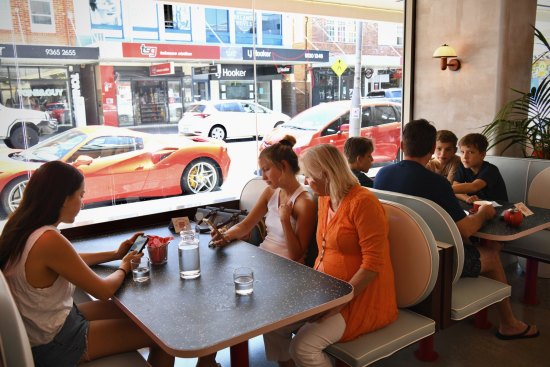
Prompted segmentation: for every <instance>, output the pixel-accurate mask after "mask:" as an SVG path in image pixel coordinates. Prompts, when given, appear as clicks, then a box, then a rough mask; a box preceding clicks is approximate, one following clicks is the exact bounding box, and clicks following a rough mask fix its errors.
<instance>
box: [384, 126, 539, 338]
mask: <svg viewBox="0 0 550 367" xmlns="http://www.w3.org/2000/svg"><path fill="white" fill-rule="evenodd" d="M435 139H436V129H435V127H434V126H433V125H431V124H430V123H429V122H428V121H427V120H424V119H421V120H414V121H411V122H409V123H408V124H406V125H405V128H404V129H403V134H402V138H401V150H402V151H403V160H402V161H400V162H397V163H394V164H391V165H389V166H386V167H383V168H382V169H381V170H380V171H379V172H378V174H377V175H376V178H375V180H374V188H375V189H380V190H387V191H394V192H400V193H402V194H407V195H413V196H419V197H423V198H426V199H429V200H432V201H433V202H435V203H437V204H438V205H440V206H441V207H442V208H443V209H444V210H445V211H446V212H447V213H449V215H450V216H451V218H453V220H454V221H455V223H456V226H457V227H458V230H459V232H460V235H461V236H462V238H463V239H464V241H465V245H464V267H463V270H462V276H463V277H465V276H466V277H477V276H479V275H480V274H483V275H485V276H486V277H488V278H491V279H495V280H497V281H499V282H502V283H507V280H506V274H505V273H504V269H503V268H502V263H501V262H500V244H499V243H496V242H492V243H487V244H483V245H471V244H466V243H467V241H468V238H469V237H470V236H472V235H473V234H474V233H476V232H477V231H478V230H479V229H480V228H481V226H483V224H484V223H485V222H486V221H487V220H488V219H491V218H493V217H494V216H495V214H496V211H495V208H493V206H492V205H482V206H480V207H479V209H478V211H477V213H475V214H472V215H466V214H465V213H464V211H463V210H462V208H461V207H460V204H459V202H458V199H457V198H456V196H455V194H454V193H453V189H452V187H451V184H450V183H449V181H447V180H446V179H445V178H444V177H443V176H441V175H438V174H436V173H434V172H431V171H430V170H428V169H427V168H426V164H427V163H428V161H429V160H430V158H431V156H432V154H433V153H434V151H435V145H436V141H435ZM486 148H487V147H486V146H485V149H486ZM498 310H499V316H500V325H499V328H498V332H497V337H498V338H500V339H522V338H533V337H536V336H538V335H539V331H538V329H537V327H536V326H534V325H528V324H526V323H524V322H522V321H520V320H518V319H517V318H516V317H515V315H514V312H513V311H512V306H511V304H510V298H508V297H507V298H505V299H503V300H502V301H500V302H499V303H498Z"/></svg>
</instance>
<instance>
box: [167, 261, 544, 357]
mask: <svg viewBox="0 0 550 367" xmlns="http://www.w3.org/2000/svg"><path fill="white" fill-rule="evenodd" d="M518 269H519V268H518V267H517V266H516V264H511V265H509V266H508V267H507V273H508V278H509V280H510V282H511V284H512V304H513V308H514V311H515V313H516V315H517V316H518V317H520V318H521V319H523V320H525V321H527V322H529V323H534V324H537V326H538V327H539V330H540V331H541V335H540V336H539V337H538V338H535V339H526V340H515V341H502V340H499V339H497V338H496V337H495V336H494V332H495V330H496V329H495V327H493V328H492V329H491V330H479V329H475V328H474V327H473V325H472V322H471V321H469V320H465V321H462V322H459V323H457V324H455V325H453V326H451V327H450V328H448V329H446V330H443V331H441V332H439V333H437V334H436V336H435V348H436V351H437V352H438V353H439V359H438V360H437V361H435V362H431V363H428V362H420V361H418V360H416V359H415V358H414V355H413V353H414V350H415V349H416V345H412V346H410V347H409V348H406V349H404V350H401V351H400V352H398V353H396V354H394V355H392V356H390V357H389V358H386V359H384V360H381V361H379V362H377V363H375V364H373V365H371V366H374V367H420V366H422V367H443V366H445V367H476V366H494V365H505V366H512V367H522V366H526V367H538V366H541V367H542V366H550V354H549V353H548V350H549V348H550V279H543V278H539V280H538V295H539V298H540V300H541V302H540V304H539V305H537V306H525V305H523V304H522V303H521V302H520V299H521V297H522V295H523V288H524V285H523V280H524V276H523V274H522V273H521V271H520V270H518ZM489 319H490V321H491V322H492V323H493V325H496V324H497V313H496V310H495V309H494V307H492V308H491V309H490V311H489ZM249 349H250V365H251V366H252V367H274V366H276V364H273V363H269V362H267V361H266V360H265V355H264V349H263V340H262V338H261V337H256V338H254V339H252V340H251V341H250V342H249ZM217 361H218V362H220V363H221V365H222V366H224V367H230V363H229V349H225V350H222V351H220V352H219V353H218V357H217ZM195 363H196V359H179V358H178V359H177V360H176V366H177V367H194V366H195ZM232 367H241V366H232Z"/></svg>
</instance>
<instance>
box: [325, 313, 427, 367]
mask: <svg viewBox="0 0 550 367" xmlns="http://www.w3.org/2000/svg"><path fill="white" fill-rule="evenodd" d="M433 333H435V321H433V320H432V319H429V318H427V317H424V316H422V315H419V314H417V313H415V312H412V311H409V310H406V309H399V313H398V315H397V320H395V321H394V322H392V323H391V324H389V325H388V326H386V327H384V328H382V329H379V330H376V331H373V332H372V333H368V334H365V335H362V336H360V337H358V338H357V339H354V340H352V341H349V342H346V343H337V344H333V345H331V346H329V347H328V348H327V349H325V352H327V353H329V354H331V355H332V356H334V357H336V358H338V359H339V360H341V361H343V362H345V363H347V364H348V365H349V366H352V367H360V366H367V365H369V364H371V363H374V362H376V361H378V360H379V359H382V358H385V357H387V356H390V355H392V354H393V353H395V352H397V351H399V350H400V349H403V348H405V347H406V346H408V345H410V344H412V343H415V342H417V341H418V340H421V339H423V338H426V337H428V336H430V335H432V334H433Z"/></svg>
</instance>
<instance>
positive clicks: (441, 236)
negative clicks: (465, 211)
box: [370, 189, 464, 284]
mask: <svg viewBox="0 0 550 367" xmlns="http://www.w3.org/2000/svg"><path fill="white" fill-rule="evenodd" d="M370 190H371V191H372V192H373V193H374V194H375V195H376V196H377V197H378V199H380V200H388V201H393V202H396V203H399V204H403V205H404V206H406V207H408V208H410V209H412V210H413V211H414V212H416V213H418V215H420V217H421V218H422V219H423V220H424V221H425V222H426V223H427V224H428V226H429V228H430V230H431V232H432V233H433V236H434V237H435V239H436V241H439V242H443V243H447V244H449V245H452V246H453V248H454V256H453V261H454V263H453V284H454V283H456V282H457V281H458V280H459V279H460V275H461V274H462V267H463V265H464V245H463V243H462V237H461V236H460V232H459V231H458V228H457V226H456V224H455V223H454V221H453V219H452V218H451V216H450V215H449V213H447V212H446V211H445V210H444V209H443V208H442V207H441V206H439V205H438V204H436V203H434V202H433V201H431V200H428V199H424V198H421V197H418V196H412V195H405V194H400V193H397V192H392V191H384V190H376V189H370Z"/></svg>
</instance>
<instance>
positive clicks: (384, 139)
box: [260, 99, 401, 163]
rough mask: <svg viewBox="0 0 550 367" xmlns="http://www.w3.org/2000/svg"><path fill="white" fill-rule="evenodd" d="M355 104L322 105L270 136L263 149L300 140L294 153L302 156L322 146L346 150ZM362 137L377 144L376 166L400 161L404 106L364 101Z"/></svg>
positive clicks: (286, 124) (280, 127) (278, 128)
mask: <svg viewBox="0 0 550 367" xmlns="http://www.w3.org/2000/svg"><path fill="white" fill-rule="evenodd" d="M350 108H351V101H338V102H329V103H321V104H319V105H317V106H313V107H311V108H309V109H307V110H305V111H303V112H302V113H300V114H298V115H296V116H295V117H293V118H292V119H290V121H288V122H285V123H284V124H282V125H279V126H278V127H276V128H275V129H273V130H272V131H271V132H270V133H269V134H267V135H266V136H265V137H264V139H263V141H262V145H261V147H260V149H263V148H265V147H267V146H269V145H271V144H274V143H276V142H278V141H279V140H281V139H282V138H283V137H284V136H285V135H292V136H294V137H295V138H296V145H294V150H295V151H296V153H297V154H298V155H299V154H301V153H302V152H304V151H305V150H307V149H309V148H311V147H312V146H315V145H318V144H325V143H327V144H332V145H334V146H336V147H337V148H338V149H339V150H341V151H343V150H344V143H345V141H346V139H347V138H348V137H349V115H350ZM361 136H365V137H367V138H370V139H372V140H373V141H374V153H373V154H372V156H373V158H374V163H382V162H391V161H394V160H396V159H397V158H398V154H399V147H400V144H401V105H400V104H399V103H395V102H391V101H382V100H373V99H363V100H361Z"/></svg>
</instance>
